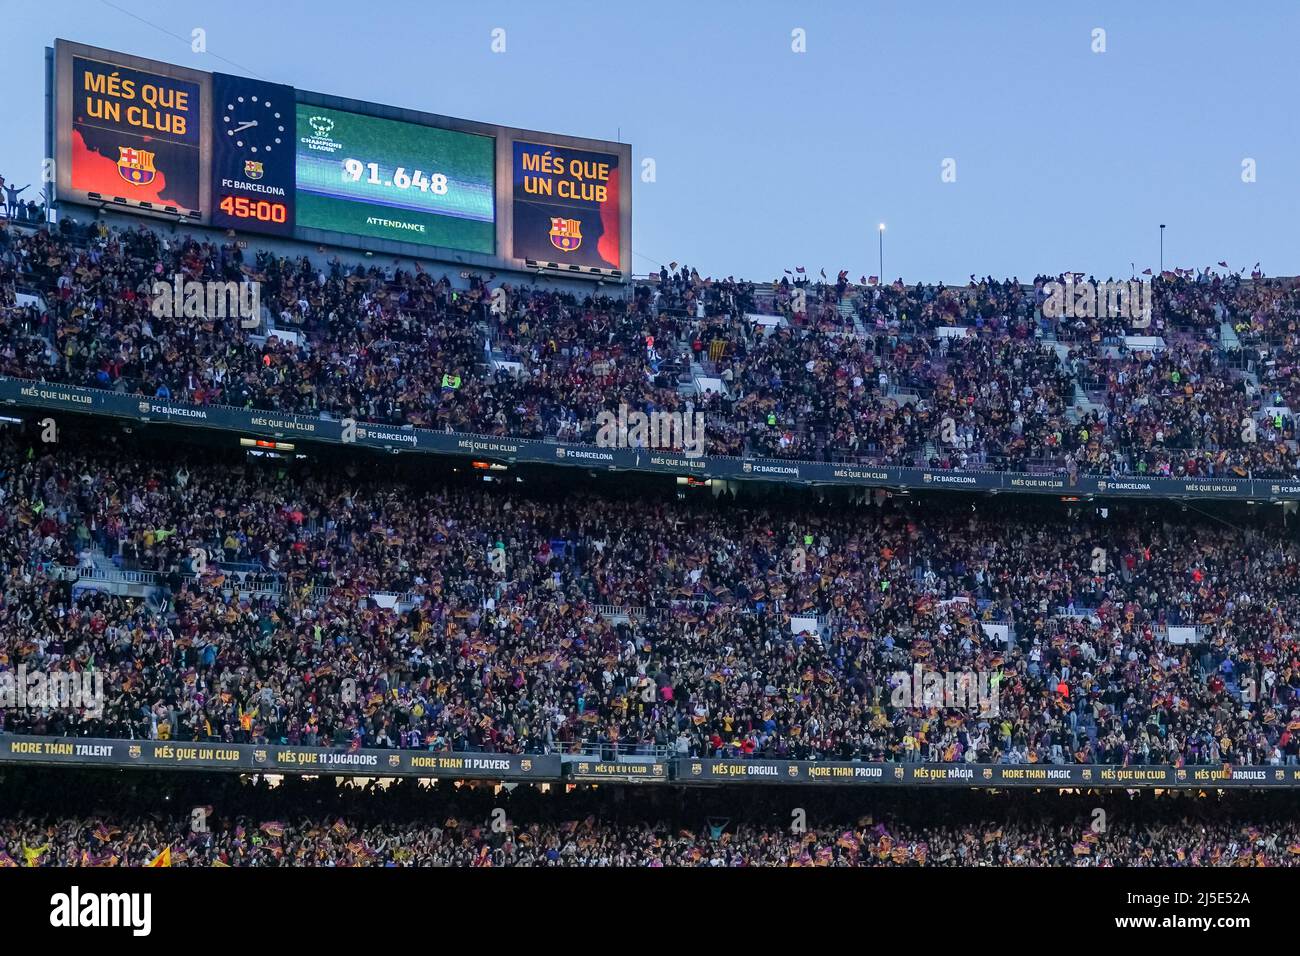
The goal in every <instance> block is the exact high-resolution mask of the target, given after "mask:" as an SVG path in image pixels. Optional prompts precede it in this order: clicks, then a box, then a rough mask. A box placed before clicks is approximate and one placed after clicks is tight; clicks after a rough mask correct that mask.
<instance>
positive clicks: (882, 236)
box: [877, 222, 885, 285]
mask: <svg viewBox="0 0 1300 956" xmlns="http://www.w3.org/2000/svg"><path fill="white" fill-rule="evenodd" d="M877 231H878V232H879V234H880V284H881V285H884V284H885V224H884V223H883V222H882V223H881V224H880V229H879V230H877Z"/></svg>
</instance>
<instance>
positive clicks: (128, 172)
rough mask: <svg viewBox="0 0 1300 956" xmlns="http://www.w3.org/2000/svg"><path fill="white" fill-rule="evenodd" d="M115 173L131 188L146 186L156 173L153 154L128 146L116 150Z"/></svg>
mask: <svg viewBox="0 0 1300 956" xmlns="http://www.w3.org/2000/svg"><path fill="white" fill-rule="evenodd" d="M117 152H118V158H117V172H118V175H119V176H121V177H122V178H123V179H125V180H126V181H127V182H128V183H130V184H131V185H132V186H148V185H149V184H150V183H151V182H153V178H154V176H156V175H158V171H157V170H156V169H154V168H153V157H154V154H153V153H151V152H149V150H147V149H134V148H133V147H130V146H119V147H118V148H117Z"/></svg>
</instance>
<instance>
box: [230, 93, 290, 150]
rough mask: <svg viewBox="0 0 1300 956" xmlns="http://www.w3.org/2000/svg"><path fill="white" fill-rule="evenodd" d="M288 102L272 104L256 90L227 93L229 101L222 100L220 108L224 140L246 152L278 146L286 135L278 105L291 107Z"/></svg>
mask: <svg viewBox="0 0 1300 956" xmlns="http://www.w3.org/2000/svg"><path fill="white" fill-rule="evenodd" d="M292 106H293V102H292V101H288V102H285V103H281V104H276V103H273V102H271V100H270V99H269V98H265V97H261V96H258V95H257V94H256V93H252V94H250V95H248V96H234V97H231V102H229V103H225V104H222V112H221V125H222V129H223V130H224V132H225V138H226V141H227V142H228V143H233V144H234V147H235V148H236V149H241V150H244V151H245V152H247V153H248V154H249V155H250V156H258V155H265V154H267V153H271V152H273V151H275V150H276V149H278V148H281V147H282V146H283V144H284V142H285V140H286V139H287V138H288V137H286V136H285V129H284V120H285V118H284V114H282V113H281V112H280V107H284V108H286V109H291V108H292Z"/></svg>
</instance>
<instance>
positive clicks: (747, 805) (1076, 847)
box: [0, 772, 1300, 868]
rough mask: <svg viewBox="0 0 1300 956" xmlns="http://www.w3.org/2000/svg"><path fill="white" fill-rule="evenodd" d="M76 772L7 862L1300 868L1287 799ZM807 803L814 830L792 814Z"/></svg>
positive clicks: (7, 835)
mask: <svg viewBox="0 0 1300 956" xmlns="http://www.w3.org/2000/svg"><path fill="white" fill-rule="evenodd" d="M142 778H143V779H142ZM178 778H183V779H178ZM74 779H77V780H80V781H82V782H83V783H84V784H85V786H83V787H69V786H68V774H67V773H65V772H60V773H50V772H46V773H44V774H41V775H37V774H34V773H25V774H22V775H21V777H20V780H18V781H13V782H10V781H6V783H5V784H4V786H3V788H0V866H15V867H16V866H98V867H113V866H123V867H131V866H147V865H150V864H153V865H158V866H201V867H212V866H231V867H235V866H262V867H267V866H271V867H274V866H326V867H338V866H347V867H355V866H389V867H416V866H458V867H502V866H541V867H656V868H657V867H678V866H687V867H771V866H780V867H846V866H849V867H857V866H871V867H877V866H888V867H897V866H904V867H957V866H1027V867H1042V866H1078V867H1112V866H1132V867H1151V866H1170V867H1207V866H1208V867H1238V866H1240V867H1245V866H1250V867H1274V866H1295V865H1300V826H1298V825H1297V823H1296V821H1295V817H1294V813H1293V812H1292V809H1293V808H1292V807H1291V806H1289V805H1288V804H1286V803H1285V802H1284V801H1283V800H1282V799H1279V797H1282V796H1283V795H1274V794H1250V793H1232V794H1225V795H1220V796H1213V795H1201V796H1180V797H1169V796H1164V797H1153V796H1151V795H1150V794H1146V795H1143V796H1142V797H1141V798H1139V799H1131V798H1126V797H1124V796H1123V795H1119V796H1116V795H1112V794H1096V793H1093V794H1087V795H1073V796H1071V795H1056V794H1042V795H1034V794H1009V795H1002V796H1000V797H995V796H990V795H987V794H981V793H978V792H971V791H958V792H955V793H952V794H945V793H941V792H936V791H933V790H931V791H929V792H927V794H926V797H927V799H926V800H924V801H917V800H915V799H914V797H912V796H909V795H899V794H892V793H882V792H875V793H863V792H861V791H856V792H853V793H852V794H851V795H844V794H827V793H824V792H823V793H809V792H807V791H802V790H791V789H790V788H784V789H782V788H775V789H772V788H763V789H762V791H761V792H759V793H736V792H727V793H725V794H717V793H710V792H701V791H692V790H690V789H678V788H671V789H669V788H664V789H665V792H662V793H653V792H648V791H652V790H653V789H654V788H646V787H641V788H636V789H634V790H631V791H624V790H621V789H619V788H608V787H605V788H599V790H595V789H591V788H580V789H578V790H575V791H573V792H570V793H563V792H560V791H561V790H562V788H553V789H552V791H551V792H549V793H542V792H540V791H539V790H538V789H537V788H535V787H531V786H524V787H520V788H518V789H516V790H515V791H514V792H513V793H511V794H506V793H498V792H494V788H492V787H490V786H487V787H485V786H475V787H459V788H454V787H451V786H450V785H448V784H445V783H444V784H441V785H439V786H437V787H434V788H426V787H419V786H417V785H416V784H414V783H413V782H396V783H392V784H391V785H389V786H387V787H381V786H379V785H377V784H376V783H373V782H372V783H370V784H368V785H365V786H359V785H343V786H336V785H335V784H334V782H333V781H332V780H324V781H316V782H308V781H296V780H293V779H289V780H287V781H285V783H284V784H282V785H281V786H280V787H277V788H272V787H269V786H267V785H266V784H265V783H254V784H240V783H237V782H231V781H230V780H229V779H226V780H222V779H219V778H212V777H206V776H202V775H198V776H195V775H186V774H171V775H143V774H138V773H135V774H129V775H126V776H125V778H123V776H122V775H118V777H117V778H116V780H115V781H114V780H112V779H110V778H106V777H105V776H104V775H103V774H102V773H101V774H99V775H95V774H93V773H90V772H87V773H84V774H80V775H78V776H77V777H75V778H74ZM18 783H22V784H23V785H24V786H23V790H22V791H21V792H20V791H18V789H17V785H18ZM795 805H797V806H798V807H799V808H800V809H802V810H803V811H804V814H805V816H806V825H804V826H792V821H793V819H794V817H793V816H792V813H791V808H792V807H793V806H795ZM1098 810H1100V811H1101V812H1102V814H1104V816H1098V813H1097V811H1098ZM1099 820H1101V821H1103V823H1102V825H1100V826H1099V825H1098V821H1099Z"/></svg>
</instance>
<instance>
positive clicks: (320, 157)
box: [295, 104, 496, 255]
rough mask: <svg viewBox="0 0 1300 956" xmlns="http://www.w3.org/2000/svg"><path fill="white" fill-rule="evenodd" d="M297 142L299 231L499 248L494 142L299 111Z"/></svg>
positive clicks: (488, 249) (357, 116) (472, 248)
mask: <svg viewBox="0 0 1300 956" xmlns="http://www.w3.org/2000/svg"><path fill="white" fill-rule="evenodd" d="M295 142H296V143H297V193H298V222H299V224H300V225H303V226H314V227H316V228H319V229H328V230H331V231H333V232H342V233H347V234H349V235H354V236H378V237H381V238H387V239H397V240H403V241H406V242H416V243H420V244H421V245H430V246H440V247H442V248H445V249H460V250H465V251H467V252H482V253H487V254H489V255H490V254H491V253H492V252H493V251H494V250H495V246H494V243H495V240H496V195H495V192H496V190H495V186H496V184H495V166H494V163H495V156H494V154H493V148H494V145H495V143H494V142H493V140H492V138H491V137H490V136H476V135H474V134H472V133H460V132H456V131H454V130H447V129H438V128H436V127H433V126H419V125H417V124H415V123H403V122H399V121H397V120H391V119H382V118H379V117H374V116H365V115H363V114H360V113H344V112H341V111H339V110H330V109H325V108H324V107H314V106H308V105H306V104H302V105H300V106H299V107H298V116H297V138H296V140H295Z"/></svg>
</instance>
